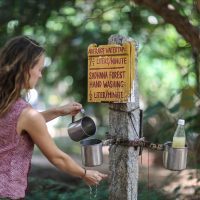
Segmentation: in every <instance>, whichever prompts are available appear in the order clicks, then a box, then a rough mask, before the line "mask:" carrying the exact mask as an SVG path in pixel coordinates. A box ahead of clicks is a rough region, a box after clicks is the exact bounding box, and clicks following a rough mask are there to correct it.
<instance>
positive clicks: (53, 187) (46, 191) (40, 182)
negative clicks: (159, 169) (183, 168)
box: [26, 177, 167, 200]
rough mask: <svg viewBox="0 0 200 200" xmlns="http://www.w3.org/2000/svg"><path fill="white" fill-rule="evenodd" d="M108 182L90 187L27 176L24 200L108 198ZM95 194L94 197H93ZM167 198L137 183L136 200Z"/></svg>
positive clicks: (143, 184) (99, 199) (145, 185)
mask: <svg viewBox="0 0 200 200" xmlns="http://www.w3.org/2000/svg"><path fill="white" fill-rule="evenodd" d="M108 188H109V187H108V182H107V181H103V182H102V183H101V184H100V185H99V186H98V187H97V193H95V191H96V187H95V186H92V190H93V191H92V194H90V188H89V187H88V186H87V185H85V184H84V183H82V182H80V183H77V182H73V181H71V182H70V183H62V182H59V181H55V180H52V179H40V178H33V177H30V178H29V190H28V194H27V196H26V200H35V199H48V200H55V199H56V200H77V199H81V200H89V199H95V200H106V199H108ZM95 194H96V197H95ZM162 199H165V200H167V197H166V196H165V195H164V194H163V193H162V192H161V191H159V190H157V189H154V188H151V189H148V188H147V183H144V182H142V183H139V189H138V200H162Z"/></svg>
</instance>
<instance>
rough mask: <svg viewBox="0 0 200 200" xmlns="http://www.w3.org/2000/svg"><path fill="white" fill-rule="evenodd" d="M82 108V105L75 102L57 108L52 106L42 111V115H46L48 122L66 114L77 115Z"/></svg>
mask: <svg viewBox="0 0 200 200" xmlns="http://www.w3.org/2000/svg"><path fill="white" fill-rule="evenodd" d="M81 109H82V105H81V104H79V103H77V102H73V103H69V104H66V105H64V106H60V107H56V108H51V109H49V110H46V111H43V112H40V113H41V114H42V116H43V117H44V119H45V121H46V122H49V121H51V120H53V119H55V118H57V117H60V116H64V115H69V114H70V115H76V114H77V113H78V112H80V110H81Z"/></svg>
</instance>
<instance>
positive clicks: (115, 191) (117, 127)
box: [108, 35, 140, 200]
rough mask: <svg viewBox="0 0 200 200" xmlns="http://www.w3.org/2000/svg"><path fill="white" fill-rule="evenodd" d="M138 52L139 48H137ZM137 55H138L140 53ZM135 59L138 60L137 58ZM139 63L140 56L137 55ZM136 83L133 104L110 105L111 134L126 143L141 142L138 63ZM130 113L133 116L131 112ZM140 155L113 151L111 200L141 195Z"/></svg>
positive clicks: (115, 38)
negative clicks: (139, 192)
mask: <svg viewBox="0 0 200 200" xmlns="http://www.w3.org/2000/svg"><path fill="white" fill-rule="evenodd" d="M128 41H129V42H130V41H132V42H134V40H133V39H132V38H127V37H123V36H120V35H112V36H110V38H109V40H108V43H109V44H123V43H125V42H128ZM136 49H137V48H136ZM136 53H137V51H136ZM134 59H135V58H134ZM136 60H137V55H136ZM135 63H136V65H135V72H134V76H135V77H134V80H133V81H134V83H133V84H132V85H133V88H132V90H131V91H132V92H131V96H132V98H131V99H133V100H132V102H130V103H110V104H109V109H110V110H109V134H110V135H111V137H112V136H113V137H117V138H120V139H125V140H127V139H128V140H134V139H136V138H138V135H139V127H140V124H139V123H140V117H139V116H140V109H139V95H138V81H137V68H136V67H137V61H135ZM129 111H130V112H129ZM138 154H139V149H137V150H136V149H134V147H126V146H121V145H111V147H110V153H109V158H110V172H111V177H110V188H109V200H136V199H137V192H138Z"/></svg>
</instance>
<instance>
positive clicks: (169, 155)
mask: <svg viewBox="0 0 200 200" xmlns="http://www.w3.org/2000/svg"><path fill="white" fill-rule="evenodd" d="M187 153H188V147H187V146H185V147H183V148H172V142H167V143H165V144H164V152H163V165H164V167H165V168H166V169H169V170H174V171H180V170H183V169H185V168H186V165H187Z"/></svg>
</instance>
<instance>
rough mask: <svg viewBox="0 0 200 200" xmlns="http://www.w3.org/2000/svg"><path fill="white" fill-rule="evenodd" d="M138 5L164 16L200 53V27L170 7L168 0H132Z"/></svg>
mask: <svg viewBox="0 0 200 200" xmlns="http://www.w3.org/2000/svg"><path fill="white" fill-rule="evenodd" d="M132 1H133V2H135V3H136V4H138V5H141V6H146V7H147V8H150V9H152V10H153V11H154V12H155V13H156V14H158V15H160V16H161V17H163V19H164V20H165V22H167V23H170V24H172V25H173V26H174V27H175V28H176V30H177V32H178V33H180V34H181V35H182V36H183V37H184V38H185V40H186V41H187V42H189V43H190V44H191V46H192V48H193V50H194V51H198V53H200V29H199V28H198V27H195V26H193V25H192V24H191V23H190V22H189V20H188V18H187V17H184V16H182V15H180V14H179V13H178V11H177V10H176V9H170V7H169V4H171V3H170V2H169V1H168V0H165V1H155V0H132Z"/></svg>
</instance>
